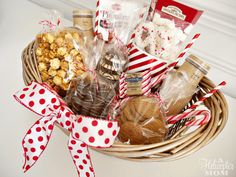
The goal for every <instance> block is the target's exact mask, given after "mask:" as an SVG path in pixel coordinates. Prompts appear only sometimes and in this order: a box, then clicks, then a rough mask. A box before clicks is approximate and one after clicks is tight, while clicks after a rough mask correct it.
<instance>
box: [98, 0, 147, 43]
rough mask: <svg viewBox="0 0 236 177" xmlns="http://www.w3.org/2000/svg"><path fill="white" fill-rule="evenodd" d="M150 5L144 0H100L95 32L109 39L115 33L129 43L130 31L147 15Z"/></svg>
mask: <svg viewBox="0 0 236 177" xmlns="http://www.w3.org/2000/svg"><path fill="white" fill-rule="evenodd" d="M148 7H149V3H147V1H144V0H98V3H97V12H96V15H97V17H96V23H95V34H96V35H99V36H100V38H102V39H103V40H105V41H109V40H111V39H112V38H113V36H114V33H115V35H116V36H117V37H118V39H119V40H121V41H122V43H124V44H127V43H128V41H129V39H130V33H131V32H132V31H133V29H134V28H135V27H136V25H137V24H138V23H140V22H141V21H142V20H143V19H145V17H146V16H147V10H148Z"/></svg>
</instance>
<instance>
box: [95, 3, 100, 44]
mask: <svg viewBox="0 0 236 177" xmlns="http://www.w3.org/2000/svg"><path fill="white" fill-rule="evenodd" d="M99 4H100V0H97V4H96V14H95V15H96V17H95V29H94V36H95V38H94V41H96V40H97V35H98V20H99V19H98V16H99Z"/></svg>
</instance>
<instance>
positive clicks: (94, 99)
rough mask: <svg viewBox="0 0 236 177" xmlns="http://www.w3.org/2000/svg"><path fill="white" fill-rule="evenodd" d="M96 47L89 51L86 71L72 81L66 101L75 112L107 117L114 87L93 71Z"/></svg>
mask: <svg viewBox="0 0 236 177" xmlns="http://www.w3.org/2000/svg"><path fill="white" fill-rule="evenodd" d="M98 48H99V46H97V45H95V47H94V48H92V49H91V51H90V52H89V53H90V55H89V58H88V59H87V61H88V62H86V67H87V71H86V72H85V73H84V74H83V75H80V76H78V77H77V78H76V79H74V80H73V81H72V83H71V85H70V89H69V91H68V92H67V96H66V102H67V103H68V105H69V106H70V107H71V109H72V110H73V111H74V112H75V113H76V114H79V115H83V116H89V117H94V118H101V119H108V118H109V115H108V110H109V105H110V103H111V101H112V100H113V98H114V96H115V89H114V87H113V84H112V83H111V82H110V81H109V80H107V79H106V78H104V77H103V76H101V75H100V74H99V73H98V72H97V71H95V68H96V67H97V64H98V61H99V57H100V52H99V49H98Z"/></svg>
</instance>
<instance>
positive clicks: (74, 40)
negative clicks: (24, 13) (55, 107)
mask: <svg viewBox="0 0 236 177" xmlns="http://www.w3.org/2000/svg"><path fill="white" fill-rule="evenodd" d="M58 22H60V21H59V20H58ZM58 22H57V23H58ZM41 24H43V26H44V30H43V32H41V33H40V34H38V35H37V36H36V44H37V47H36V50H35V54H36V58H37V64H38V70H39V73H40V75H41V79H42V82H46V83H48V84H49V85H50V86H51V87H52V88H53V89H54V90H55V91H56V92H58V93H59V95H60V96H62V97H64V96H65V95H66V91H67V90H68V88H69V84H70V81H71V80H72V79H73V78H76V77H77V76H79V75H81V74H83V73H84V71H85V65H84V60H85V56H86V46H85V42H84V38H83V35H82V33H80V32H79V31H78V30H77V29H76V28H63V27H60V26H59V23H58V24H57V25H55V24H54V23H53V22H51V21H48V20H44V21H41ZM45 26H46V28H45Z"/></svg>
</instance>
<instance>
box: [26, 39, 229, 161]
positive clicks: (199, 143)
mask: <svg viewBox="0 0 236 177" xmlns="http://www.w3.org/2000/svg"><path fill="white" fill-rule="evenodd" d="M35 49H36V42H35V41H32V42H31V43H30V44H29V45H28V46H27V47H26V48H25V49H24V51H23V52H22V68H23V79H24V82H25V84H26V85H28V84H29V83H31V82H32V81H37V82H42V80H41V76H40V74H39V71H38V68H37V60H36V55H35ZM199 87H200V88H201V89H202V90H203V91H209V90H211V89H213V88H214V87H215V84H214V83H213V82H212V81H211V80H210V79H208V78H207V77H204V78H203V79H202V80H201V82H200V84H199ZM196 99H197V98H196ZM204 104H205V105H206V106H207V107H208V108H209V109H210V110H211V115H212V118H211V120H210V121H209V122H208V124H206V125H204V126H202V127H200V128H198V129H197V130H195V131H194V132H192V133H190V134H184V131H186V127H183V128H182V129H180V130H179V131H178V132H177V133H176V135H174V137H173V138H172V139H169V140H166V141H164V142H161V143H156V144H149V145H126V144H119V143H117V142H116V143H115V144H113V146H112V147H111V148H104V149H100V148H99V149H96V148H93V149H94V150H96V151H99V152H101V153H103V154H106V155H111V156H115V157H118V158H121V159H126V160H131V161H142V162H149V161H170V160H177V159H180V158H183V157H186V156H188V155H190V154H192V153H194V152H196V151H198V150H199V149H201V148H202V147H204V146H205V145H207V144H208V143H210V142H211V141H213V140H214V139H215V138H216V137H217V136H218V135H219V133H220V132H221V131H222V130H223V128H224V127H225V124H226V122H227V119H228V104H227V101H226V99H225V96H224V95H223V93H222V92H221V91H217V92H216V93H215V94H214V95H213V96H212V97H210V98H209V99H207V100H206V101H204ZM59 128H60V129H61V130H62V131H63V132H65V133H66V134H68V133H69V132H67V131H65V130H64V129H62V128H61V127H59ZM181 134H183V135H181Z"/></svg>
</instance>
